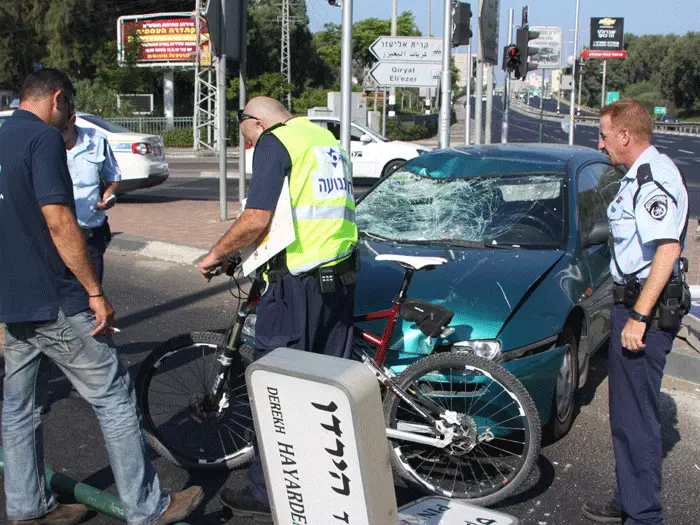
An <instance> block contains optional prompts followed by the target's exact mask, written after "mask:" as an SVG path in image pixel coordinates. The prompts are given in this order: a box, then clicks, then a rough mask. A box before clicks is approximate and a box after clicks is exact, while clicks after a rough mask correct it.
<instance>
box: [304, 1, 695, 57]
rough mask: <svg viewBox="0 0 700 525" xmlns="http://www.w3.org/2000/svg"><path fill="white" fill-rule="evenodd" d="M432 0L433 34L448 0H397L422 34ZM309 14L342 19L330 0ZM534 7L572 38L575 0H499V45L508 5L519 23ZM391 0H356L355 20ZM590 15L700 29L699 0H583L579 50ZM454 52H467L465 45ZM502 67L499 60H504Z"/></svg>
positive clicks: (661, 30)
mask: <svg viewBox="0 0 700 525" xmlns="http://www.w3.org/2000/svg"><path fill="white" fill-rule="evenodd" d="M428 1H430V3H431V24H430V25H431V28H430V29H431V34H432V35H433V36H442V24H443V22H442V18H443V6H444V3H445V2H444V0H397V9H398V12H399V13H401V12H402V11H411V12H412V13H413V14H414V17H415V20H416V24H417V25H418V28H419V29H420V31H421V33H422V34H423V35H426V34H427V33H426V29H427V27H426V26H427V11H428ZM470 3H471V7H472V12H473V13H474V15H473V16H472V31H474V32H476V31H475V29H476V23H477V22H476V19H477V16H476V13H477V12H478V0H472V2H470ZM306 5H307V10H308V13H309V18H310V26H311V31H312V32H316V31H320V30H321V29H323V25H324V24H325V23H328V22H333V23H336V24H340V23H341V20H342V17H341V14H342V9H339V8H338V7H331V6H329V5H328V1H327V0H306ZM525 5H528V7H529V23H530V26H558V27H561V28H562V29H563V34H564V37H563V40H564V42H567V41H569V42H572V41H573V31H572V32H569V31H568V30H569V29H573V28H574V26H575V25H576V0H530V1H529V3H527V1H526V0H518V1H516V0H500V9H499V13H500V24H499V25H500V29H499V40H500V44H499V49H502V48H503V46H505V45H506V44H507V41H506V39H507V32H508V10H509V9H511V8H512V9H514V17H513V18H514V20H513V23H514V25H516V26H517V25H520V16H521V12H522V8H523V6H525ZM391 9H392V0H353V21H354V22H357V21H359V20H362V19H365V18H379V19H390V18H391ZM591 17H613V18H624V21H625V26H624V29H625V33H632V34H634V35H644V34H670V33H675V34H680V35H684V34H685V33H687V32H689V31H696V32H697V31H700V15H699V14H698V11H697V2H691V0H580V13H579V38H578V42H579V46H578V48H579V50H580V49H581V48H582V47H583V46H584V45H585V46H588V43H589V38H590V19H591ZM472 43H473V45H472V52H475V49H474V47H475V45H474V44H475V40H472ZM571 49H572V44H566V43H565V44H564V48H563V54H564V56H567V55H570V54H571ZM455 52H465V53H466V46H462V47H460V48H457V49H456V50H455ZM499 68H500V65H499Z"/></svg>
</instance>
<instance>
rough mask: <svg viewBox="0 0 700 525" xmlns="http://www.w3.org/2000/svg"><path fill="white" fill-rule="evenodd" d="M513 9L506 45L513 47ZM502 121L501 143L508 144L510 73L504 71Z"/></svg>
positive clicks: (510, 13) (509, 13) (509, 18)
mask: <svg viewBox="0 0 700 525" xmlns="http://www.w3.org/2000/svg"><path fill="white" fill-rule="evenodd" d="M514 12H515V9H512V8H511V9H508V45H509V46H511V45H513V16H514V14H515V13H514ZM503 84H504V85H503V121H502V123H501V143H502V144H507V143H508V116H509V115H508V114H509V111H510V71H508V70H507V69H506V76H505V81H504V83H503Z"/></svg>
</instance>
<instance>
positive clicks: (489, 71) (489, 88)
mask: <svg viewBox="0 0 700 525" xmlns="http://www.w3.org/2000/svg"><path fill="white" fill-rule="evenodd" d="M492 114H493V65H491V64H489V65H487V66H486V122H485V125H484V127H485V129H484V144H491V117H492Z"/></svg>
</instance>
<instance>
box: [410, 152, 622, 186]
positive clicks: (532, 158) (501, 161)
mask: <svg viewBox="0 0 700 525" xmlns="http://www.w3.org/2000/svg"><path fill="white" fill-rule="evenodd" d="M588 161H599V162H609V161H608V159H607V157H606V156H605V155H603V154H602V153H601V152H599V151H597V150H594V149H592V148H587V147H584V146H569V145H565V144H522V143H519V144H488V145H482V146H456V147H453V148H445V149H439V150H434V151H432V152H430V153H426V154H425V155H421V156H420V157H416V158H414V159H411V160H409V161H407V162H406V164H405V165H404V166H405V168H407V169H410V170H411V171H414V172H417V173H419V172H420V171H421V170H422V169H423V168H425V170H426V171H427V172H428V173H430V175H431V176H433V177H439V178H452V177H471V176H484V175H498V174H503V173H564V172H565V171H566V170H567V168H568V167H569V165H570V164H571V167H572V168H573V169H575V168H576V167H577V166H578V165H580V164H582V163H584V162H588Z"/></svg>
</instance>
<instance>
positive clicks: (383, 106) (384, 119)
mask: <svg viewBox="0 0 700 525" xmlns="http://www.w3.org/2000/svg"><path fill="white" fill-rule="evenodd" d="M386 106H387V98H386V89H382V137H386Z"/></svg>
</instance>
